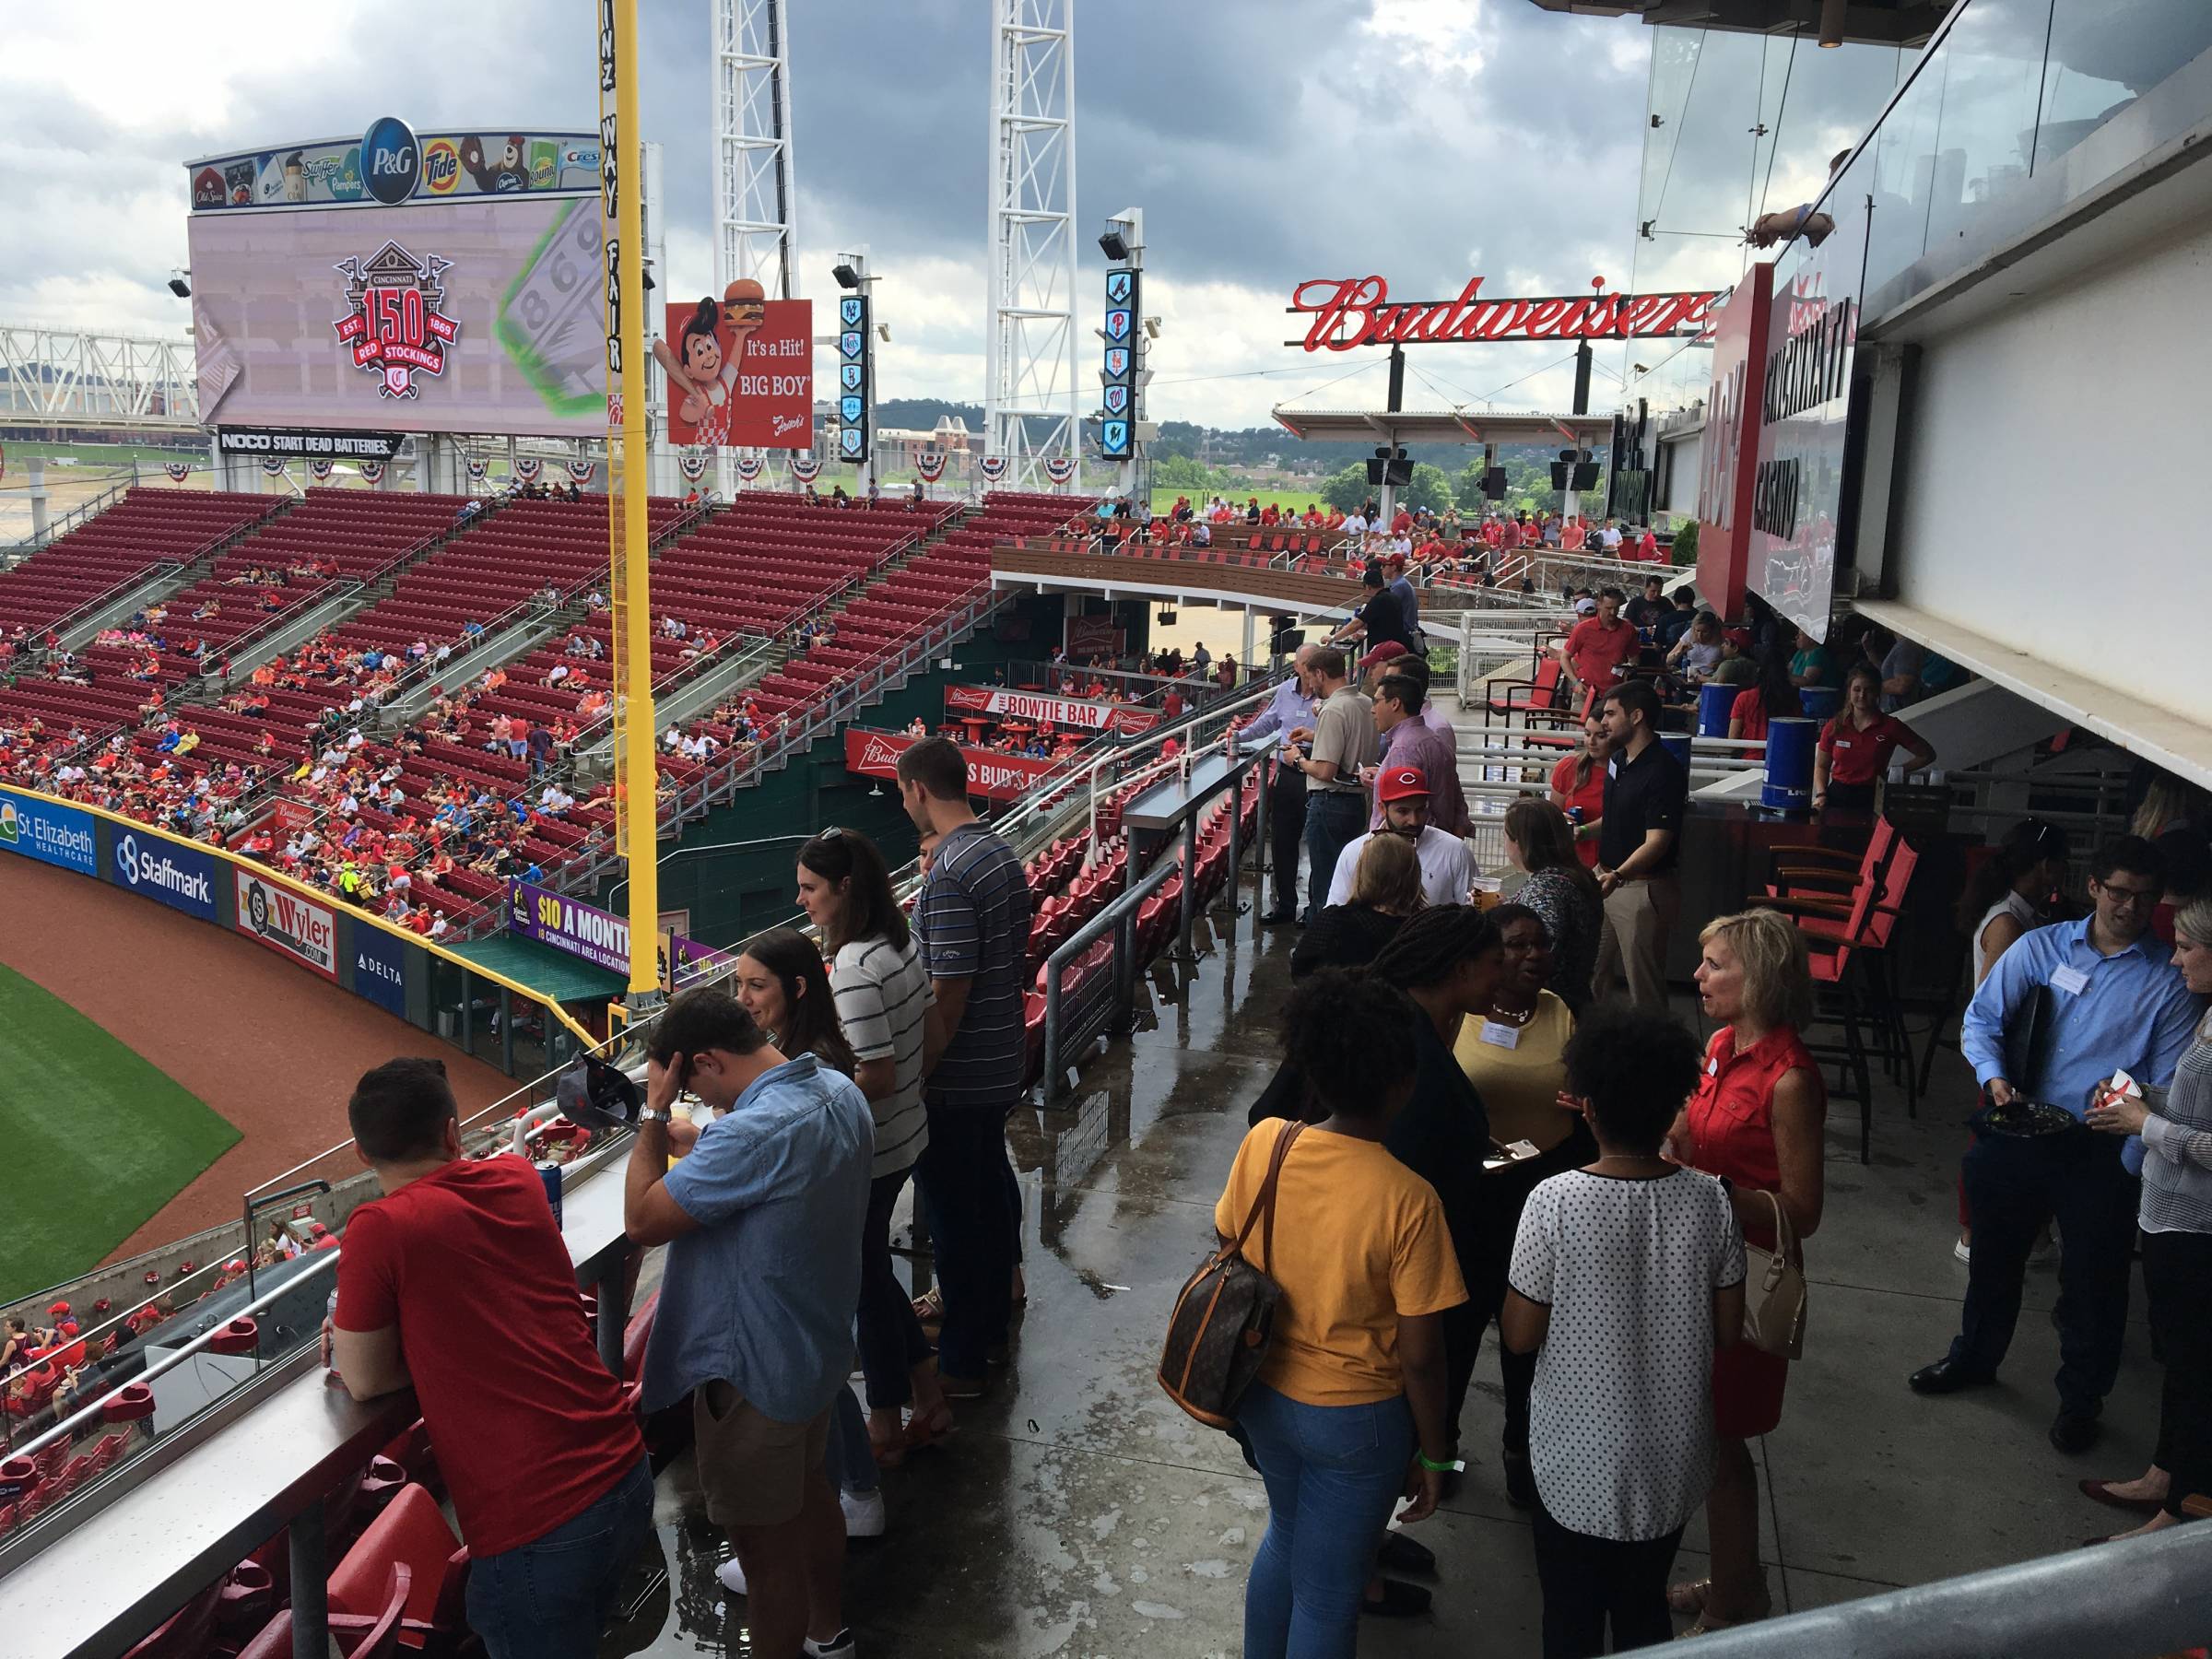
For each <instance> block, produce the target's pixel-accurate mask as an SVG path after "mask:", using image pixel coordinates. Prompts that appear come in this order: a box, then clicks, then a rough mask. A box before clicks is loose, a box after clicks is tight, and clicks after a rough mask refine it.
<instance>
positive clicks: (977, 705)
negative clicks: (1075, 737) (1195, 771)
mask: <svg viewBox="0 0 2212 1659" xmlns="http://www.w3.org/2000/svg"><path fill="white" fill-rule="evenodd" d="M945 707H946V710H947V712H951V711H953V710H956V709H957V710H961V711H964V712H969V713H973V714H989V715H991V716H993V717H994V718H995V719H999V720H1035V721H1049V722H1051V723H1052V724H1053V725H1057V726H1072V727H1074V728H1075V729H1076V730H1077V731H1079V732H1102V731H1104V730H1105V729H1106V728H1107V727H1108V726H1110V725H1111V726H1112V728H1113V729H1114V730H1115V731H1117V732H1123V733H1129V732H1146V731H1149V730H1151V729H1152V727H1154V726H1156V725H1158V724H1159V711H1158V710H1157V709H1132V708H1128V707H1125V706H1124V705H1122V704H1120V703H1102V702H1092V701H1089V700H1087V699H1083V698H1076V697H1053V696H1049V695H1046V694H1043V693H1040V692H1036V691H1009V690H1007V689H1006V687H1004V686H947V687H946V688H945Z"/></svg>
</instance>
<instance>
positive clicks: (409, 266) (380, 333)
mask: <svg viewBox="0 0 2212 1659" xmlns="http://www.w3.org/2000/svg"><path fill="white" fill-rule="evenodd" d="M333 268H334V269H335V270H336V271H337V273H338V274H339V275H340V276H342V277H345V278H346V302H347V305H349V306H351V307H352V308H353V309H352V310H351V312H348V313H347V315H346V316H344V317H341V318H339V319H338V320H337V321H336V322H335V323H334V324H331V326H332V328H334V329H335V331H336V332H337V336H338V340H339V343H340V344H341V345H344V346H346V347H349V348H350V349H351V351H352V353H353V366H354V367H355V368H356V369H360V370H364V371H367V372H369V373H371V374H374V375H377V376H379V377H380V378H381V381H382V383H381V384H380V385H379V386H378V387H377V392H378V394H379V395H381V396H383V397H413V396H415V395H416V385H415V376H416V375H417V374H418V373H421V374H429V375H440V374H443V373H444V372H445V348H446V347H448V346H451V345H452V344H453V342H454V341H455V340H456V339H458V338H459V337H460V335H461V324H458V323H456V322H454V321H453V318H451V317H449V316H446V315H445V314H444V312H442V311H441V310H440V307H441V306H442V305H444V303H445V286H444V284H443V282H442V281H441V277H443V276H444V274H445V272H447V271H448V270H450V269H452V268H453V261H452V260H450V259H441V258H440V257H439V256H438V255H437V254H435V253H433V254H431V255H430V256H429V259H428V260H418V259H417V258H416V257H415V255H414V254H412V253H408V252H407V251H406V249H405V248H403V247H401V246H400V245H399V244H398V243H397V242H395V241H388V242H386V243H385V244H384V245H383V246H382V247H381V248H379V249H378V250H377V251H376V252H375V253H372V254H371V255H370V256H369V257H368V259H367V260H365V261H364V260H361V259H359V258H355V259H347V260H344V261H341V262H340V263H339V264H338V265H335V266H334V267H333Z"/></svg>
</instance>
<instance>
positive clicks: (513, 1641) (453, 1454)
mask: <svg viewBox="0 0 2212 1659" xmlns="http://www.w3.org/2000/svg"><path fill="white" fill-rule="evenodd" d="M346 1110H347V1117H348V1118H349V1119H350V1120H351V1123H352V1126H353V1137H354V1143H355V1147H356V1149H357V1150H358V1151H359V1155H360V1159H361V1161H362V1162H363V1163H365V1164H367V1165H368V1166H369V1167H370V1168H371V1170H373V1171H375V1172H376V1178H377V1182H378V1184H379V1185H380V1186H382V1188H383V1192H384V1195H383V1196H382V1198H377V1199H373V1200H371V1202H369V1203H367V1204H364V1205H362V1206H360V1208H359V1209H357V1210H355V1211H354V1212H353V1216H352V1218H351V1219H350V1220H349V1221H348V1222H347V1226H346V1240H345V1246H344V1249H343V1252H342V1253H341V1254H340V1255H339V1257H338V1304H337V1311H336V1312H335V1315H334V1317H333V1318H332V1319H331V1321H330V1322H329V1323H328V1324H326V1325H325V1327H324V1329H325V1333H326V1342H327V1355H326V1357H327V1358H328V1359H329V1360H330V1362H331V1364H332V1366H333V1368H334V1369H335V1371H337V1372H338V1374H339V1376H340V1377H341V1378H342V1379H343V1380H344V1382H345V1384H346V1387H347V1392H349V1393H350V1394H352V1395H353V1397H354V1398H355V1399H357V1400H367V1399H372V1398H374V1397H376V1396H377V1395H379V1394H392V1393H394V1392H396V1391H397V1390H400V1389H403V1388H406V1387H408V1386H410V1385H412V1386H413V1388H414V1390H415V1394H416V1397H417V1399H418V1401H419V1402H420V1403H421V1406H422V1416H423V1421H424V1423H425V1425H426V1426H427V1427H428V1428H429V1436H430V1446H431V1449H432V1450H433V1451H434V1452H435V1453H437V1457H438V1466H439V1468H440V1469H441V1471H443V1473H444V1475H445V1480H446V1486H447V1488H448V1489H449V1490H450V1491H451V1492H452V1494H453V1511H454V1513H455V1514H457V1515H458V1516H459V1517H460V1520H461V1533H462V1536H463V1537H464V1538H465V1541H466V1542H467V1544H468V1547H469V1556H470V1565H469V1578H468V1622H469V1625H470V1628H471V1629H473V1630H475V1631H476V1632H477V1635H478V1636H480V1637H482V1638H483V1640H484V1644H485V1646H486V1647H487V1648H488V1650H489V1651H490V1653H491V1655H492V1659H540V1656H541V1655H552V1656H555V1659H591V1655H593V1654H594V1653H597V1652H598V1648H599V1632H600V1630H601V1628H602V1627H603V1626H604V1625H605V1623H606V1616H607V1614H608V1612H609V1611H610V1610H611V1609H612V1608H613V1606H614V1602H615V1594H616V1589H617V1586H618V1582H619V1579H620V1575H621V1571H622V1569H623V1567H624V1565H625V1564H626V1563H627V1562H628V1560H629V1557H630V1555H631V1554H632V1553H634V1552H635V1551H636V1550H637V1549H638V1548H639V1547H641V1546H642V1544H643V1543H644V1541H645V1539H646V1537H647V1535H649V1534H650V1533H651V1531H652V1526H653V1474H652V1470H651V1468H650V1466H649V1465H647V1463H646V1460H645V1445H644V1441H642V1440H641V1438H640V1436H639V1433H638V1423H637V1418H636V1415H635V1414H634V1413H633V1412H631V1411H630V1410H629V1409H628V1408H627V1407H626V1406H624V1405H623V1402H622V1391H621V1386H620V1384H619V1382H618V1381H617V1380H616V1379H615V1378H614V1377H613V1376H612V1375H610V1374H609V1373H608V1371H607V1370H606V1366H605V1365H604V1364H602V1363H601V1362H600V1359H599V1353H598V1349H597V1348H596V1347H594V1344H593V1341H592V1332H591V1327H590V1325H589V1324H587V1323H586V1322H585V1319H584V1316H583V1304H582V1301H581V1300H579V1298H578V1296H577V1291H576V1276H575V1269H574V1268H573V1267H572V1266H571V1264H570V1261H569V1253H568V1248H567V1246H566V1245H565V1244H564V1243H563V1242H562V1241H561V1236H560V1229H559V1226H558V1225H557V1224H556V1223H555V1221H554V1219H553V1210H552V1207H551V1206H550V1205H548V1204H547V1201H546V1190H545V1185H544V1182H542V1181H541V1180H540V1178H539V1176H538V1172H537V1171H536V1170H535V1168H534V1167H533V1166H532V1165H531V1164H529V1163H528V1162H527V1161H525V1160H524V1159H520V1158H513V1157H510V1156H508V1155H506V1154H503V1153H502V1154H500V1155H499V1156H496V1157H492V1158H488V1159H479V1160H472V1159H465V1158H464V1157H463V1156H462V1154H461V1125H460V1120H459V1116H458V1113H457V1112H456V1111H455V1109H454V1104H453V1089H452V1088H451V1087H450V1086H449V1085H448V1084H447V1082H446V1079H445V1066H444V1065H443V1064H442V1063H441V1062H440V1061H437V1060H416V1059H406V1060H392V1061H387V1062H386V1063H385V1064H384V1065H380V1066H378V1067H377V1068H376V1069H375V1070H373V1071H371V1072H370V1073H368V1074H367V1075H366V1076H364V1077H362V1078H361V1080H360V1082H359V1084H357V1085H356V1086H355V1088H354V1091H353V1098H352V1100H349V1101H348V1102H347V1108H346Z"/></svg>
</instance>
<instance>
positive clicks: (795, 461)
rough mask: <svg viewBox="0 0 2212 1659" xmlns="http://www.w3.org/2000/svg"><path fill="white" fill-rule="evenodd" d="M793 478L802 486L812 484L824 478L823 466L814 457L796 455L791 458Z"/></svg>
mask: <svg viewBox="0 0 2212 1659" xmlns="http://www.w3.org/2000/svg"><path fill="white" fill-rule="evenodd" d="M791 476H792V477H794V478H796V479H797V480H798V481H799V482H800V483H802V484H811V483H813V482H814V481H815V479H817V478H818V477H821V476H822V464H821V463H820V462H819V461H817V460H816V459H815V458H814V457H813V456H812V455H794V456H793V457H792V458H791Z"/></svg>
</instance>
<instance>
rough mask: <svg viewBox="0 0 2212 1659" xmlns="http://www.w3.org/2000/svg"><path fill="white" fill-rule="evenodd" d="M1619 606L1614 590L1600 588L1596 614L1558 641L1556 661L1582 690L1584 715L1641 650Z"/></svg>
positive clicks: (1619, 600)
mask: <svg viewBox="0 0 2212 1659" xmlns="http://www.w3.org/2000/svg"><path fill="white" fill-rule="evenodd" d="M1622 603H1623V601H1622V596H1621V592H1620V590H1619V589H1618V588H1613V587H1609V588H1606V589H1603V590H1602V591H1600V593H1599V594H1598V595H1597V615H1596V616H1594V617H1585V618H1583V620H1582V621H1580V622H1577V623H1576V624H1575V625H1574V629H1573V630H1572V631H1571V632H1570V633H1569V634H1568V636H1567V637H1566V638H1565V639H1564V640H1562V641H1559V660H1560V661H1561V662H1563V663H1565V664H1566V665H1567V672H1568V673H1569V674H1571V675H1572V676H1573V677H1574V678H1575V681H1576V683H1577V684H1579V685H1581V686H1583V688H1586V691H1587V695H1586V696H1585V697H1584V698H1583V708H1584V711H1585V712H1587V711H1588V710H1589V709H1590V708H1591V707H1594V705H1595V703H1596V700H1597V699H1599V698H1601V697H1603V696H1604V695H1605V694H1606V692H1607V691H1608V690H1610V689H1611V688H1612V687H1613V683H1614V681H1616V680H1617V679H1618V678H1619V677H1620V671H1621V668H1622V666H1623V665H1626V664H1629V663H1632V662H1634V661H1635V660H1636V653H1637V652H1638V651H1640V650H1641V648H1642V645H1643V641H1642V639H1641V637H1640V636H1639V635H1638V634H1637V632H1636V630H1635V629H1632V628H1630V626H1629V625H1628V623H1627V622H1625V621H1623V620H1622V619H1621V615H1620V607H1621V605H1622Z"/></svg>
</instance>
